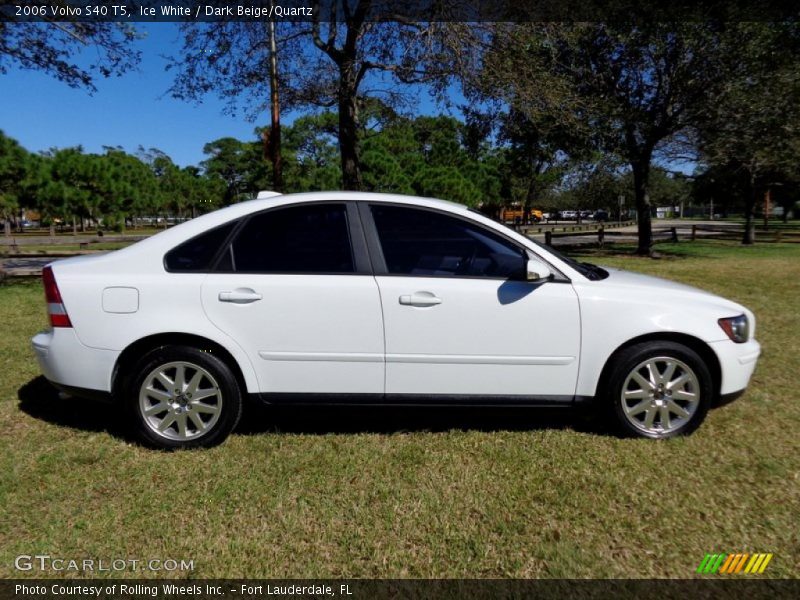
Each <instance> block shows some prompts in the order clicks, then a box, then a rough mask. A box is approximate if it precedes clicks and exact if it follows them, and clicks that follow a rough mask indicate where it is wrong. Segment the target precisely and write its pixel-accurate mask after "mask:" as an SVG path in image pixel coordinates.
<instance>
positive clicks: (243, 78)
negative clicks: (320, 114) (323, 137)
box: [169, 0, 471, 190]
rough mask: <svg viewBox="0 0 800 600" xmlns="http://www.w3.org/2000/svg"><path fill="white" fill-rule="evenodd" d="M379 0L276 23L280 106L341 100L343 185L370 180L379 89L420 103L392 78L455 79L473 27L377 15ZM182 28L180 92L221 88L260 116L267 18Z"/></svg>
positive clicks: (399, 100) (236, 104)
mask: <svg viewBox="0 0 800 600" xmlns="http://www.w3.org/2000/svg"><path fill="white" fill-rule="evenodd" d="M375 4H377V3H375V2H373V0H353V1H341V2H332V3H330V4H328V5H326V6H317V8H316V10H314V16H313V18H312V20H311V22H297V23H291V22H280V23H276V35H277V57H278V60H277V64H278V71H279V73H278V81H279V88H280V94H279V95H280V102H281V104H282V108H283V110H292V109H312V110H318V109H329V108H334V107H335V108H336V113H335V114H336V117H337V143H338V146H339V159H340V165H341V176H342V181H341V186H342V187H343V188H344V189H355V190H358V189H362V188H363V187H364V182H363V179H362V174H361V169H362V160H361V157H360V152H361V148H360V144H361V141H362V140H361V135H360V134H361V130H362V125H363V118H362V114H361V113H362V111H363V109H364V106H365V105H367V104H369V102H370V101H371V100H374V99H376V98H380V99H381V102H383V103H384V104H385V105H387V106H391V107H396V106H401V105H406V104H409V103H411V102H412V100H411V98H412V97H413V93H414V92H413V90H412V89H411V88H409V87H406V88H405V89H403V90H400V89H399V88H397V87H395V86H393V85H391V84H397V83H402V84H409V83H419V82H425V81H429V80H432V79H439V80H447V79H449V77H450V76H451V74H452V72H453V68H452V65H453V63H454V62H455V61H457V60H458V58H459V53H458V52H457V51H455V50H454V48H458V47H461V48H463V47H464V45H465V44H464V39H465V37H468V36H467V33H468V32H470V31H471V29H470V28H469V27H467V26H465V25H463V24H459V25H455V24H449V25H446V24H443V23H425V24H423V23H418V22H411V21H406V20H398V21H395V22H376V21H374V20H372V21H371V20H370V15H371V14H372V12H373V10H374V9H375V6H374V5H375ZM181 31H182V35H183V49H182V52H181V53H180V55H178V56H175V57H173V58H172V61H171V64H170V67H169V68H172V69H174V70H175V71H176V77H175V82H174V85H173V87H172V89H171V91H172V94H173V95H174V96H175V97H177V98H183V99H187V100H192V101H200V100H201V99H202V98H203V97H204V96H205V95H206V94H209V93H214V94H217V95H218V96H220V97H221V98H223V99H225V100H226V101H227V103H228V108H229V110H231V111H232V112H235V111H236V110H237V109H239V108H240V107H242V106H244V107H245V109H246V111H247V113H248V114H249V115H250V116H251V117H252V118H255V116H256V115H258V114H260V113H261V112H262V111H264V110H265V109H266V99H267V98H268V97H269V94H267V93H266V90H267V89H268V84H269V72H268V69H267V68H266V65H267V64H268V59H269V56H270V51H269V43H268V36H267V28H266V27H264V26H263V24H262V23H257V22H227V21H225V22H218V23H209V24H202V25H200V24H197V23H186V24H184V25H183V26H182V28H181ZM454 31H458V32H459V33H460V35H454ZM367 82H369V85H367ZM337 187H338V186H337Z"/></svg>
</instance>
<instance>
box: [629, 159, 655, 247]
mask: <svg viewBox="0 0 800 600" xmlns="http://www.w3.org/2000/svg"><path fill="white" fill-rule="evenodd" d="M631 168H632V170H633V187H634V190H633V193H634V198H635V200H636V224H637V226H638V230H639V242H638V244H637V246H636V254H640V255H642V256H649V255H650V252H651V250H652V247H653V224H652V222H651V220H650V195H649V183H650V157H649V156H647V157H642V158H641V159H639V160H634V161H631Z"/></svg>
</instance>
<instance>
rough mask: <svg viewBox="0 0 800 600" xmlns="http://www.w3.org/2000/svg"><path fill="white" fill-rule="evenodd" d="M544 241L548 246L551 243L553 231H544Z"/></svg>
mask: <svg viewBox="0 0 800 600" xmlns="http://www.w3.org/2000/svg"><path fill="white" fill-rule="evenodd" d="M544 243H545V244H546V245H548V246H552V245H553V232H552V231H545V232H544Z"/></svg>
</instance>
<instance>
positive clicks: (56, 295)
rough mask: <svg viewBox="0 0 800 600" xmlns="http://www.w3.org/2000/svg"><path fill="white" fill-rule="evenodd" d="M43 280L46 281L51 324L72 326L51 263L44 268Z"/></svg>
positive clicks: (45, 286)
mask: <svg viewBox="0 0 800 600" xmlns="http://www.w3.org/2000/svg"><path fill="white" fill-rule="evenodd" d="M42 282H43V283H44V297H45V300H47V314H48V315H50V325H52V326H53V327H72V323H71V322H70V320H69V315H68V314H67V309H66V308H64V301H63V300H61V292H59V291H58V285H57V284H56V278H55V276H54V275H53V269H52V267H50V266H49V265H48V266H46V267H45V268H44V269H42Z"/></svg>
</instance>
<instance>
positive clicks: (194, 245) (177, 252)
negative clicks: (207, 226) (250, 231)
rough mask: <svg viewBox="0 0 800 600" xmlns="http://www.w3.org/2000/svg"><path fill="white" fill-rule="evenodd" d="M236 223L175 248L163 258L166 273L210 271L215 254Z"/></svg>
mask: <svg viewBox="0 0 800 600" xmlns="http://www.w3.org/2000/svg"><path fill="white" fill-rule="evenodd" d="M235 225H236V221H232V222H230V223H226V224H225V225H220V226H219V227H215V228H214V229H211V230H210V231H206V232H205V233H201V234H200V235H198V236H195V237H193V238H192V239H190V240H188V241H186V242H183V243H182V244H181V245H180V246H176V247H175V248H173V249H172V250H170V251H169V252H167V255H166V256H165V257H164V265H165V266H166V267H167V271H177V272H194V273H197V272H201V273H202V272H205V271H210V270H211V267H212V264H211V263H212V261H213V260H214V257H215V256H216V255H217V252H218V251H219V249H220V248H221V247H222V245H223V244H224V243H225V241H226V240H227V239H228V236H229V235H230V233H231V231H233V228H234V227H235Z"/></svg>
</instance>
